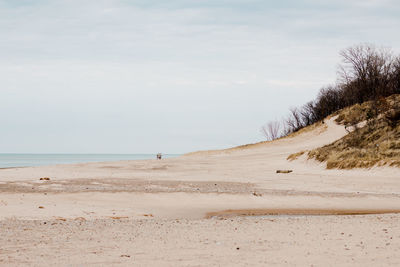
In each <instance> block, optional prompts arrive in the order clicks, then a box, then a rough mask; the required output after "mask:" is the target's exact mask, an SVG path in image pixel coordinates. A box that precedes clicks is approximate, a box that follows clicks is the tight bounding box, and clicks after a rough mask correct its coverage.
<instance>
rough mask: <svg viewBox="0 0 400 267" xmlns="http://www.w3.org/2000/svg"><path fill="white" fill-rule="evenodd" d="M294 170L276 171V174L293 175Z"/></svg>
mask: <svg viewBox="0 0 400 267" xmlns="http://www.w3.org/2000/svg"><path fill="white" fill-rule="evenodd" d="M291 172H293V170H276V173H291Z"/></svg>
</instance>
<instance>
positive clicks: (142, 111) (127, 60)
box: [0, 0, 400, 153]
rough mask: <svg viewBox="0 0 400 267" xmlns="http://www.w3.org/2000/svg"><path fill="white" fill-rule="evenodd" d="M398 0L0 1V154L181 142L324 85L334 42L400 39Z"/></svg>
mask: <svg viewBox="0 0 400 267" xmlns="http://www.w3.org/2000/svg"><path fill="white" fill-rule="evenodd" d="M399 14H400V2H399V1H398V0H393V1H391V0H346V1H345V0H335V1H332V0H326V1H321V0H318V1H317V0H302V1H298V0H296V1H295V0H292V1H267V0H260V1H259V0H192V1H190V0H186V1H184V0H170V1H165V0H143V1H135V0H119V1H111V0H110V1H106V0H104V1H102V0H93V1H90V0H87V1H86V0H79V1H74V0H9V1H5V0H0V153H2V152H3V153H6V152H8V153H156V152H164V153H184V152H189V151H193V150H200V149H214V148H224V147H230V146H236V145H240V144H246V143H253V142H257V141H261V140H263V137H262V135H261V133H260V131H259V129H260V127H261V126H262V125H263V124H264V123H265V122H267V121H268V120H271V119H275V118H280V117H282V116H285V115H286V114H287V109H288V108H289V107H291V106H298V105H301V104H303V103H305V102H306V101H308V100H311V99H312V98H314V97H315V95H316V94H317V92H318V90H319V89H320V88H321V87H322V86H324V85H327V84H330V83H334V82H335V77H336V70H337V64H338V63H339V62H340V58H339V56H338V52H339V51H340V50H341V49H343V48H346V47H348V46H351V45H354V44H359V43H363V42H368V43H373V44H375V45H377V46H385V47H391V48H392V49H393V50H394V51H395V52H398V51H399V49H398V48H399V47H400V34H399V29H400V16H399Z"/></svg>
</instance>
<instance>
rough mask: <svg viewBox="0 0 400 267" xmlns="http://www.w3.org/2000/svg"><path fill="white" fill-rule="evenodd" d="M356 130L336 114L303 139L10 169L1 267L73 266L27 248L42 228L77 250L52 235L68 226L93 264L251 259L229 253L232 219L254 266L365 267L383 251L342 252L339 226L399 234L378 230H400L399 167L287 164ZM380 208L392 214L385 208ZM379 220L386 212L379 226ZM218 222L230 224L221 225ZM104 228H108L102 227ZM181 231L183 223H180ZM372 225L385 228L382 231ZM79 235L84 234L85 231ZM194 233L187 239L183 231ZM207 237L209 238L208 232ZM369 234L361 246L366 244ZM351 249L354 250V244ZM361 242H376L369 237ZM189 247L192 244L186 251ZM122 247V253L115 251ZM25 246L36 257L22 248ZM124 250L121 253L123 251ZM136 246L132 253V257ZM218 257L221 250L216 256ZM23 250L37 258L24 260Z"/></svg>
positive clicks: (0, 201)
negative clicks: (25, 266)
mask: <svg viewBox="0 0 400 267" xmlns="http://www.w3.org/2000/svg"><path fill="white" fill-rule="evenodd" d="M346 133H347V132H346V131H345V129H344V127H342V126H340V125H337V124H335V123H334V121H333V119H329V120H326V121H325V123H324V124H321V125H319V126H318V127H314V128H312V129H304V130H302V131H301V132H300V133H298V134H296V135H294V136H291V137H287V138H283V139H280V140H276V141H274V142H263V143H258V144H254V145H246V146H241V147H237V148H231V149H226V150H219V151H200V152H196V153H190V154H188V155H185V156H182V157H178V158H170V159H165V160H141V161H120V162H100V163H85V164H72V165H55V166H46V167H29V168H11V169H1V170H0V193H1V195H0V219H1V223H2V225H3V227H2V228H1V229H2V230H1V233H2V236H8V237H7V239H6V238H2V239H1V240H0V242H1V243H0V244H1V246H0V247H1V249H0V264H1V263H3V264H5V265H13V264H14V265H19V264H22V263H38V262H39V260H43V259H46V260H43V261H41V262H40V263H41V264H40V265H52V264H54V263H57V264H61V263H64V264H67V263H68V260H66V258H65V257H60V258H59V260H58V261H57V259H55V258H52V256H51V255H50V254H48V253H43V256H39V255H37V254H34V253H33V252H35V253H36V252H37V248H26V247H25V246H23V245H22V243H21V242H20V240H21V238H22V237H23V239H24V240H25V241H26V242H29V241H32V240H34V239H35V238H37V235H40V233H41V235H42V238H43V239H44V240H47V241H46V242H44V243H43V244H42V246H43V249H46V252H49V251H52V252H54V253H57V254H62V255H69V253H70V252H71V251H73V250H71V248H70V247H69V246H68V245H65V244H64V245H62V244H61V243H54V241H49V240H48V238H49V235H51V233H53V232H54V231H57V229H58V230H59V231H60V232H62V233H63V232H64V231H65V229H66V227H70V229H72V230H71V231H72V233H74V234H73V235H72V240H70V241H69V242H70V244H74V245H77V246H78V247H80V250H79V251H78V252H77V253H78V255H80V258H81V259H85V263H87V264H93V263H95V262H97V263H100V264H108V265H109V264H122V265H130V264H132V262H130V261H127V259H128V258H129V259H130V260H133V259H135V260H138V261H137V263H140V264H142V265H155V266H157V265H160V263H163V264H161V265H171V266H172V265H173V266H176V265H196V264H197V265H203V264H214V265H218V264H221V265H222V264H231V265H232V264H233V265H235V264H234V263H237V264H238V265H242V264H244V263H245V262H243V261H236V262H235V261H233V262H232V261H231V260H232V258H230V257H231V256H232V257H233V258H235V257H236V256H237V253H238V251H236V247H235V246H236V245H233V244H234V241H233V240H230V239H229V237H228V236H227V235H228V233H229V231H230V230H229V231H228V232H226V233H225V232H223V230H222V229H225V228H224V227H223V226H222V225H225V227H226V229H231V227H233V226H235V227H240V228H245V229H248V231H247V232H246V231H242V232H241V234H240V235H233V236H235V238H237V240H240V242H241V243H243V244H246V245H245V247H246V249H245V251H246V252H245V253H244V252H242V248H240V250H241V251H240V253H243V255H244V256H246V257H248V258H249V259H250V258H251V259H254V260H255V261H253V260H249V261H248V264H250V263H252V264H260V265H262V263H270V264H273V263H274V264H278V265H281V264H285V263H286V264H293V263H297V264H300V265H303V264H312V263H318V264H322V263H324V262H325V263H327V262H326V260H327V259H335V260H336V261H337V262H336V263H338V264H339V263H341V264H342V265H343V264H354V261H352V259H355V258H357V259H358V260H360V259H361V253H370V254H373V253H378V250H376V249H375V248H374V247H373V246H372V244H370V245H368V249H365V250H359V249H358V248H357V250H356V251H354V250H353V254H349V253H347V250H346V249H345V250H342V248H339V246H343V243H346V242H347V241H346V242H345V241H343V240H346V238H348V236H347V233H346V237H345V236H343V235H341V234H340V233H337V232H338V231H339V232H340V230H338V229H339V228H340V227H339V226H340V225H341V224H343V227H344V228H349V229H351V231H352V232H357V234H358V235H359V237H357V238H360V240H361V239H362V232H363V231H365V232H368V234H367V236H368V238H369V240H372V238H376V240H377V242H378V243H379V242H381V243H382V242H386V241H387V238H389V237H388V236H387V235H386V234H381V233H380V232H379V231H381V230H380V229H378V228H382V227H385V229H387V228H389V227H392V228H393V224H394V222H395V221H396V220H397V221H398V219H399V215H395V214H394V213H397V212H400V179H399V178H400V170H399V169H396V168H388V167H386V168H373V169H370V170H360V169H357V170H351V171H344V170H326V169H325V166H324V165H323V164H320V163H316V162H315V161H309V160H307V159H306V158H305V156H302V157H300V158H299V159H298V160H295V161H287V160H286V158H287V157H288V156H289V155H290V154H292V153H296V152H299V151H303V150H309V149H313V148H316V147H320V146H323V145H325V144H329V143H331V142H333V141H335V140H337V139H339V138H341V137H343V136H344V135H345V134H346ZM278 169H284V170H286V169H290V170H293V172H291V173H288V174H279V173H276V170H278ZM41 177H50V180H49V181H45V180H39V179H40V178H41ZM379 213H390V214H388V215H378V214H379ZM271 214H272V215H274V214H275V215H276V214H292V215H293V214H294V215H301V214H305V215H311V214H319V215H321V214H323V215H327V214H333V215H336V216H322V217H321V216H315V217H312V216H311V217H310V216H300V217H293V218H294V219H293V220H292V219H287V218H286V219H285V218H280V217H274V218H273V219H271V217H269V216H271ZM340 214H372V215H358V216H356V215H352V216H350V215H349V216H343V215H340ZM243 215H257V216H264V215H267V216H264V217H257V219H255V218H247V219H246V218H242V217H240V216H243ZM238 216H239V217H238ZM382 216H383V217H382ZM210 218H211V219H210ZM290 218H291V217H290ZM377 218H385V219H384V221H380V220H378V219H377ZM175 220H183V221H184V223H183V225H181V224H176V225H175V224H174V226H172V224H173V222H175ZM271 220H273V222H274V223H271ZM377 221H379V223H378V224H376V223H377ZM44 222H46V223H48V224H50V225H51V231H50V232H48V233H47V232H46V230H45V226H43V225H42V223H44ZM79 222H80V224H79ZM82 222H84V223H83V224H82ZM217 223H218V224H220V225H221V226H219V227H214V225H216V224H217ZM353 223H356V224H359V228H357V229H355V228H352V226H351V225H352V224H353ZM103 224H104V225H110V229H114V230H115V232H113V233H114V234H115V235H114V234H112V233H111V232H109V231H111V230H104V229H103V228H102V227H103ZM142 224H146V227H144V228H143V229H142V228H140V227H141V226H142ZM38 225H40V226H38ZM82 225H83V226H82ZM129 225H130V226H129ZM260 225H264V226H265V227H271V229H274V230H273V231H267V232H265V229H264V230H260V229H259V226H260ZM299 225H303V227H306V228H307V229H308V228H314V229H319V230H318V231H319V233H318V234H316V233H315V232H312V231H311V233H309V235H310V237H312V239H313V240H314V241H313V242H311V243H310V242H303V241H302V238H306V236H307V234H306V232H305V231H302V230H299V229H298V227H299ZM378 225H379V226H378ZM128 226H129V227H133V228H135V229H136V230H134V232H135V231H136V233H138V231H139V232H140V235H149V238H157V241H154V243H153V245H151V244H149V243H147V241H143V240H142V243H140V242H138V241H135V242H136V243H135V242H134V241H132V242H133V243H134V244H135V245H136V246H139V247H138V248H137V249H133V248H129V249H126V248H125V246H126V245H127V243H126V242H128V241H127V240H125V239H124V241H123V242H121V243H119V242H118V240H119V239H118V238H117V236H118V235H121V234H122V233H121V231H122V230H121V229H125V230H126V228H127V227H128ZM49 227H50V226H49ZM98 227H100V228H99V229H103V230H96V229H97V228H98ZM171 227H175V228H174V229H173V230H171ZM33 228H34V229H33ZM139 228H140V229H141V230H138V229H139ZM375 228H377V229H375ZM23 229H30V230H29V231H28V230H27V231H25V230H23ZM129 229H130V228H129ZM333 229H334V230H333ZM371 229H375V230H373V231H376V232H379V233H380V234H378V235H376V236H375V235H373V234H372V232H371ZM114 230H113V231H114ZM99 231H100V232H101V231H103V232H101V233H102V234H104V238H103V237H101V236H96V237H95V238H94V240H97V241H98V243H99V244H101V245H96V244H94V243H93V242H92V241H93V239H92V240H91V241H89V240H87V242H86V241H84V240H86V239H85V238H90V237H91V236H92V235H93V233H100V232H99ZM127 231H130V230H127ZM168 231H173V232H174V233H175V235H173V236H171V235H169V234H168V233H167V232H168ZM288 231H292V232H293V235H289V236H288V235H287V234H288ZM343 231H344V230H343ZM390 231H394V232H393V234H392V235H393V236H391V237H392V238H395V240H398V239H400V229H399V228H398V227H394V228H393V229H391V230H390ZM78 232H80V233H81V235H76V233H78ZM307 233H308V232H307ZM296 234H297V235H296ZM64 235H67V234H66V233H64ZM130 235H132V236H131V238H134V237H137V235H133V233H127V236H130ZM258 235H260V237H261V236H262V237H263V238H266V239H267V240H268V241H265V242H266V243H265V244H266V246H265V253H268V251H271V250H274V251H275V252H274V254H273V255H271V254H269V258H268V260H267V261H265V258H264V257H262V256H260V255H258V256H257V255H256V253H261V251H264V250H263V249H262V247H263V245H262V244H261V243H260V244H259V243H257V242H259V241H257V237H258ZM183 236H188V238H187V239H185V238H182V237H183ZM199 236H202V237H201V238H200V239H199V238H198V237H199ZM213 236H219V238H220V239H221V240H224V241H223V242H225V244H227V243H229V249H227V248H224V249H220V250H218V249H217V250H216V251H214V249H216V247H215V244H214V245H213V246H208V245H207V246H205V245H204V242H205V239H207V240H208V241H207V242H209V241H210V240H213V238H212V237H213ZM64 238H65V237H63V236H59V237H57V238H56V239H58V240H60V241H59V242H65V240H64ZM81 238H83V239H84V240H82V239H81ZM142 238H143V237H142ZM167 238H175V241H176V243H175V245H173V246H171V243H170V242H172V241H171V240H168V241H167V240H166V239H167ZM282 238H284V241H282ZM336 238H341V239H340V240H342V241H343V242H342V241H335V242H327V243H326V242H324V240H331V241H332V240H335V239H336ZM350 239H351V238H350ZM61 240H64V241H61ZM107 240H108V241H110V242H114V243H113V245H112V246H113V248H108V247H104V244H105V243H107ZM139 240H140V238H139ZM163 240H164V241H165V243H163ZM263 240H264V239H263ZM362 240H364V239H362ZM362 240H361V241H360V242H367V241H366V240H364V241H362ZM353 241H354V240H352V241H351V242H353ZM32 242H33V241H32ZM193 242H197V243H193ZM215 242H222V241H215ZM238 242H239V241H238ZM260 242H261V241H260ZM263 242H264V241H263ZM271 242H272V243H271ZM274 242H275V243H274ZM296 242H297V243H298V244H299V248H298V249H297V250H296V249H294V253H296V255H297V257H298V260H297V261H293V256H291V257H288V254H287V253H285V251H286V250H288V249H289V247H290V246H291V245H290V244H295V243H296ZM349 242H350V240H349ZM351 242H350V243H351ZM357 242H358V241H357ZM368 242H369V241H368ZM371 242H372V241H371ZM386 243H390V246H389V245H387V246H386V245H385V246H386V247H385V248H386V250H385V253H383V252H382V251H381V252H379V253H383V254H379V257H380V256H382V257H381V258H380V259H381V260H384V262H383V263H385V264H383V265H386V264H390V263H398V261H400V257H398V256H396V257H395V259H393V258H385V257H386V256H385V257H383V255H388V254H390V255H392V253H390V252H393V253H395V252H396V251H398V250H399V248H400V242H398V241H394V240H390V241H387V242H386ZM386 243H385V244H386ZM163 244H164V245H165V246H164V245H163ZM176 244H180V245H179V246H176ZM273 244H275V245H273ZM277 244H279V245H277ZM346 244H347V243H346ZM351 244H352V245H351V246H353V247H352V249H354V246H355V244H353V243H351ZM362 244H364V245H362V246H364V247H365V246H366V245H365V243H362ZM55 246H56V247H55ZM238 246H239V245H238ZM271 246H272V247H271ZM306 246H307V247H309V251H308V253H311V252H312V253H317V254H318V253H319V255H317V254H314V255H313V256H309V255H306V254H304V253H306V250H307V249H306ZM329 246H333V251H334V252H332V254H331V255H330V256H328V257H327V256H326V253H328V254H329V249H330V248H329ZM335 246H336V247H335ZM360 246H361V245H360ZM187 247H191V248H192V250H190V249H189V250H188V249H183V248H187ZM377 247H378V245H377ZM379 247H381V244H380V243H379ZM117 248H118V249H119V251H120V252H116V250H118V249H117ZM253 248H254V249H253ZM154 249H159V250H160V251H162V252H161V254H162V255H163V257H165V258H160V257H157V255H155V254H154ZM163 249H167V250H168V251H167V250H163ZM17 250H18V251H20V250H25V251H26V253H25V254H21V253H19V252H17ZM92 250H93V251H96V255H97V253H99V255H98V257H94V256H93V255H92V254H90V253H92V252H91V251H92ZM289 250H290V249H289ZM99 251H102V252H105V251H113V253H111V254H107V253H100V252H99ZM310 251H311V252H310ZM167 252H168V253H167ZM115 253H116V254H115ZM118 253H121V255H117V254H118ZM126 253H129V257H128V256H126V255H127V254H126ZM199 253H200V254H201V255H203V256H204V257H203V258H202V256H201V255H200V254H199ZM213 253H214V254H216V255H218V257H216V258H214V257H211V258H210V257H209V256H207V255H212V254H213ZM324 253H325V254H324ZM354 253H355V254H354ZM39 254H40V253H39ZM125 254H126V255H125ZM342 254H343V255H345V256H343V255H342ZM24 255H30V256H29V258H24ZM123 255H125V256H123ZM223 255H225V256H227V257H223ZM233 255H234V256H233ZM324 255H325V256H324ZM339 255H340V257H339ZM363 255H364V254H363ZM365 255H367V254H365ZM365 255H364V257H365V258H363V259H364V261H362V260H360V261H359V263H360V265H362V264H361V263H364V264H373V262H374V261H373V260H374V259H375V258H376V259H377V257H373V256H371V255H370V256H368V257H366V256H365ZM397 255H398V254H397ZM342 256H343V257H342ZM80 258H79V257H78V258H76V257H75V258H74V257H72V258H70V259H71V264H78V263H82V262H79V259H80ZM197 258H198V260H197V261H196V259H197ZM164 260H165V261H164ZM309 260H311V261H309ZM324 260H325V261H324ZM240 263H241V264H240ZM381 263H382V262H381ZM335 265H337V264H335Z"/></svg>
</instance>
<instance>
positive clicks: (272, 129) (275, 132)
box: [261, 121, 282, 141]
mask: <svg viewBox="0 0 400 267" xmlns="http://www.w3.org/2000/svg"><path fill="white" fill-rule="evenodd" d="M281 128H282V124H281V123H280V122H279V121H270V122H268V123H266V124H265V125H264V126H262V127H261V133H262V134H263V135H264V136H265V137H266V138H267V140H268V141H272V140H275V139H278V138H279V137H280V136H281Z"/></svg>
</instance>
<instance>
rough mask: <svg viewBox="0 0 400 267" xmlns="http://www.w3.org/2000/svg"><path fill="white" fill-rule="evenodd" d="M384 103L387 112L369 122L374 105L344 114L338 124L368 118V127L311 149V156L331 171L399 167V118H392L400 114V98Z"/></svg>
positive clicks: (342, 113)
mask: <svg viewBox="0 0 400 267" xmlns="http://www.w3.org/2000/svg"><path fill="white" fill-rule="evenodd" d="M385 104H386V105H385V110H380V111H381V113H379V114H377V115H376V116H373V117H372V118H370V119H367V118H368V117H369V115H367V114H366V113H368V112H369V111H370V108H371V107H373V103H371V102H369V103H364V104H363V105H354V106H352V107H349V108H346V109H344V110H343V111H341V112H340V114H339V117H338V119H337V120H338V122H340V123H343V124H347V123H351V124H354V123H357V122H360V121H362V120H365V119H367V123H366V126H364V127H363V128H355V130H354V131H353V132H351V133H349V134H348V135H346V136H344V137H343V138H341V139H339V140H337V141H335V142H334V143H332V144H329V145H326V146H323V147H320V148H317V149H314V150H311V151H310V152H309V153H308V157H309V158H313V159H316V160H318V161H320V162H326V166H327V168H328V169H332V168H339V169H352V168H370V167H373V166H376V165H377V166H383V165H389V166H398V167H400V120H399V119H400V118H397V117H396V116H392V114H399V113H400V95H393V96H390V97H388V98H387V99H385ZM339 118H340V119H339ZM355 118H357V119H355Z"/></svg>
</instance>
